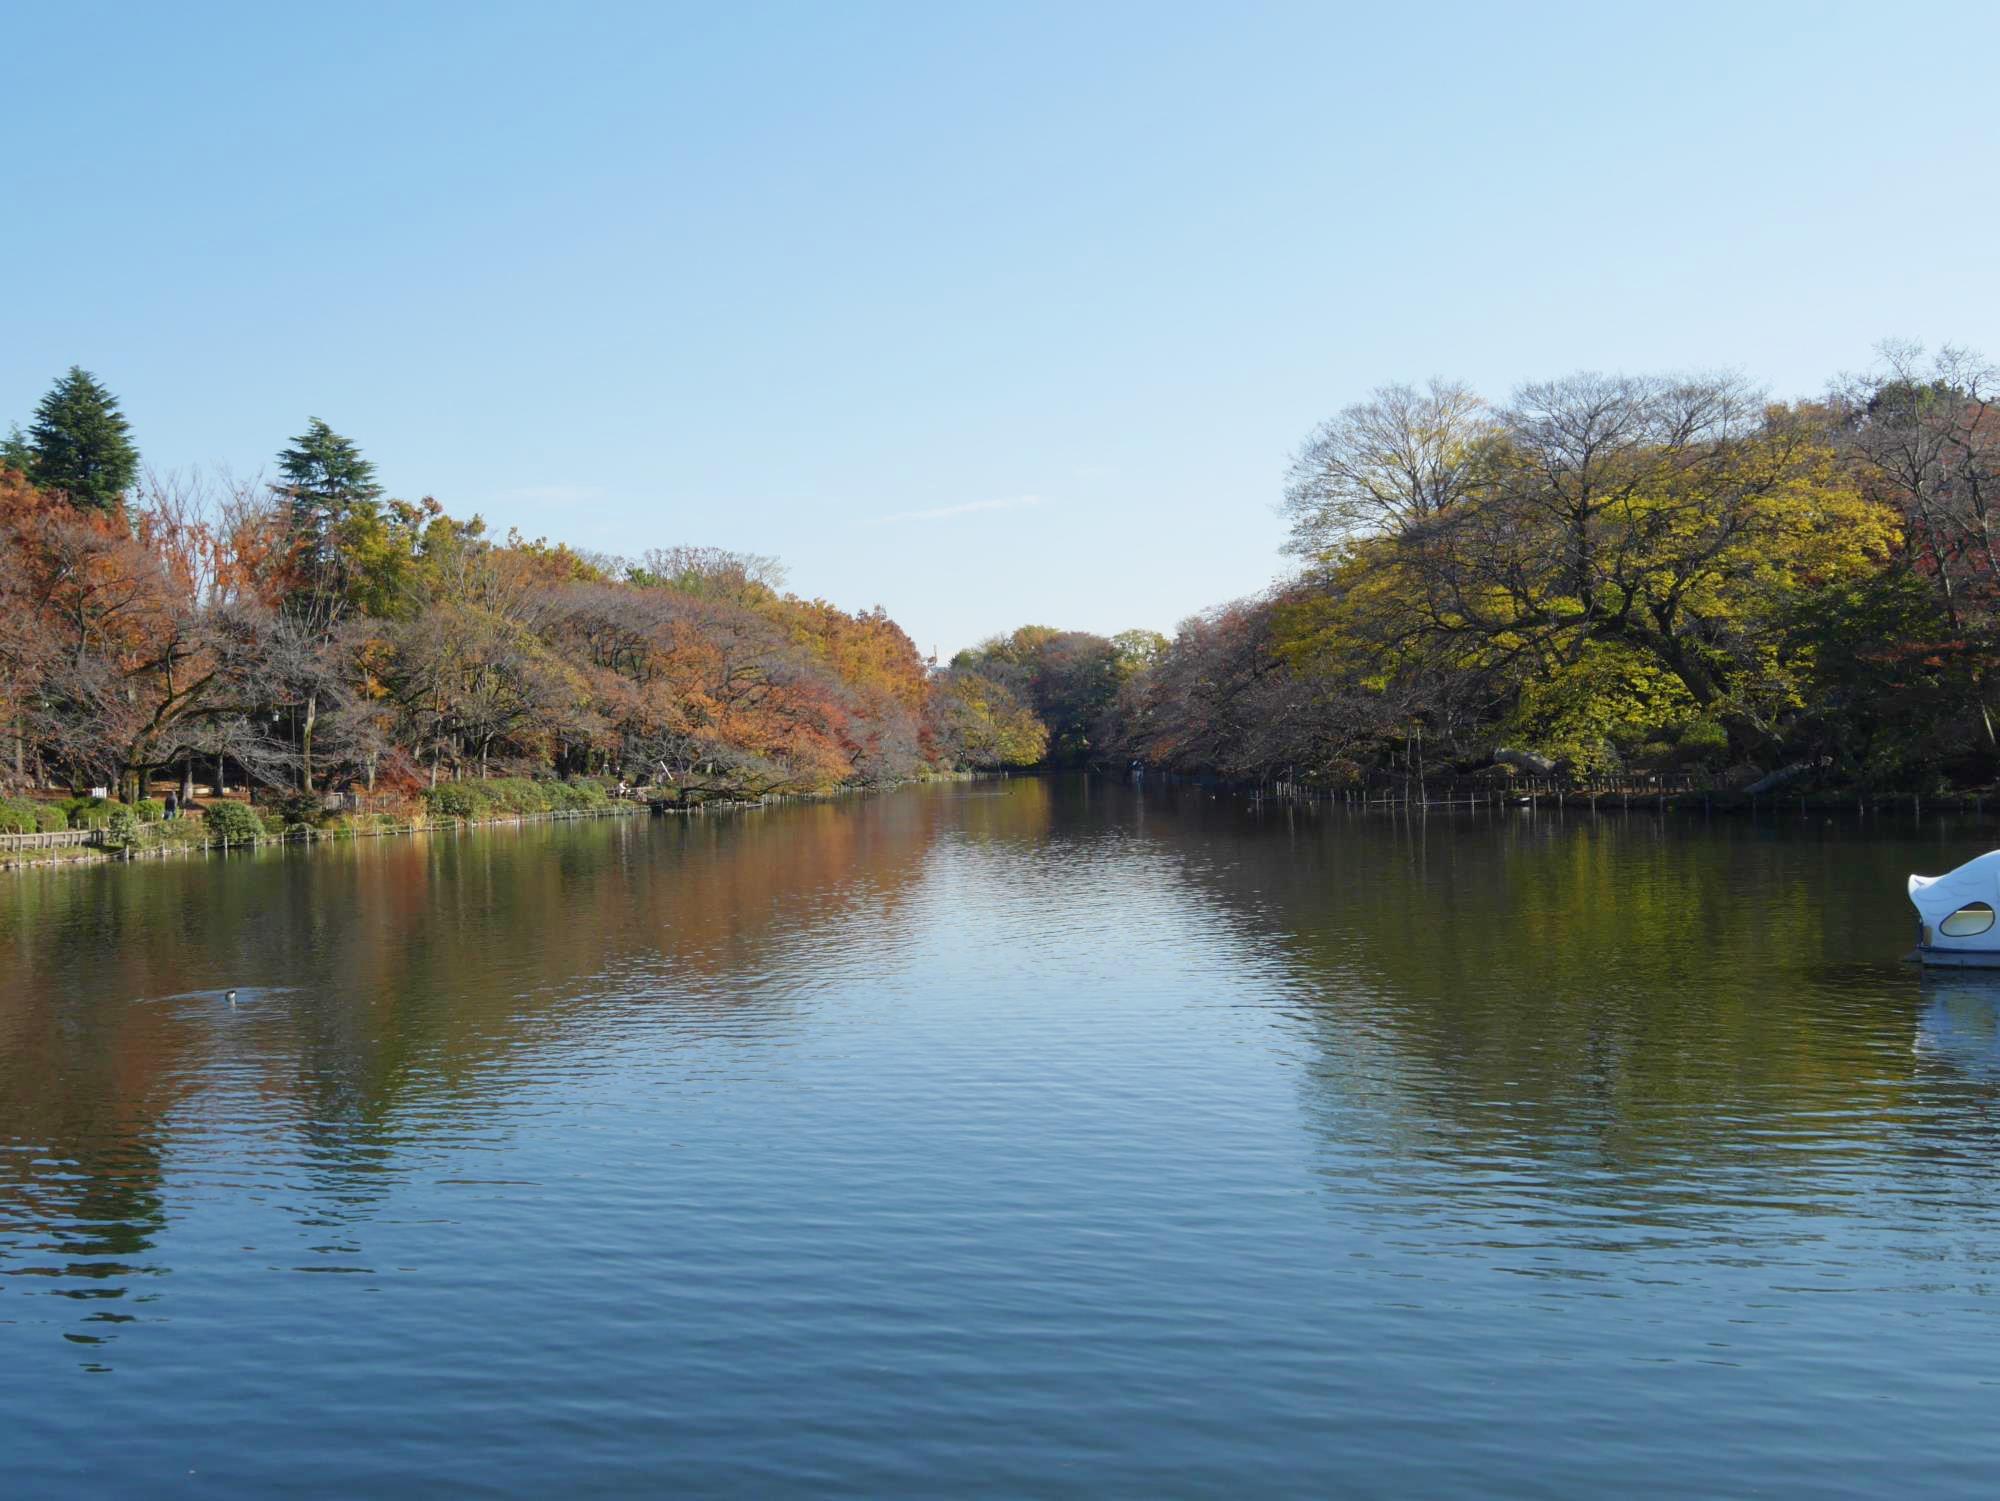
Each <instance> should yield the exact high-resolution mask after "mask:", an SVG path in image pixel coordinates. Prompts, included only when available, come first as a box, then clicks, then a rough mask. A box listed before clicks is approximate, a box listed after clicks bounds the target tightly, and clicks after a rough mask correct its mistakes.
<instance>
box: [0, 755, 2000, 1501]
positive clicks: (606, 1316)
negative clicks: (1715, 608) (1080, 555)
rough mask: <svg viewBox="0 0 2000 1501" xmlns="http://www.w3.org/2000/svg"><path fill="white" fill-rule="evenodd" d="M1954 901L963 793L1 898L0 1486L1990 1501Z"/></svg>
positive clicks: (1918, 830)
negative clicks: (1921, 907)
mask: <svg viewBox="0 0 2000 1501" xmlns="http://www.w3.org/2000/svg"><path fill="white" fill-rule="evenodd" d="M1993 844H2000V831H1996V830H1995V829H1993V828H1992V827H1991V826H1990V825H1988V824H1985V823H1982V822H1979V821H1975V820H1973V819H1971V818H1969V817H1967V818H1961V819H1957V820H1951V819H1939V818H1936V817H1927V818H1925V819H1923V820H1922V821H1918V820H1916V819H1914V818H1912V817H1910V816H1908V815H1905V816H1903V817H1901V818H1898V819H1887V818H1885V819H1880V820H1878V819H1874V818H1869V819H1867V820H1861V819H1857V818H1854V817H1851V816H1850V817H1847V818H1844V819H1836V820H1828V819H1827V818H1825V817H1824V816H1815V817H1811V818H1806V817H1801V816H1800V815H1799V814H1797V813H1796V812H1795V813H1793V814H1791V815H1789V816H1784V817H1774V816H1772V815H1770V814H1769V813H1766V814H1765V815H1763V816H1762V817H1760V818H1759V819H1757V820H1755V821H1751V820H1748V819H1724V818H1721V817H1719V816H1718V817H1717V818H1715V819H1713V820H1708V819H1704V818H1703V817H1702V816H1700V815H1698V814H1695V815H1670V816H1667V817H1660V816H1657V815H1652V814H1642V813H1638V812H1632V813H1620V812H1611V811H1606V812H1603V813H1600V814H1598V815H1596V816H1593V815H1590V814H1588V813H1585V812H1580V811H1571V812H1569V813H1566V814H1565V813H1558V812H1555V811H1553V810H1548V809H1542V810H1537V811H1533V812H1530V811H1529V810H1525V809H1504V810H1483V811H1481V812H1478V813H1476V814H1458V815H1452V816H1440V815H1437V814H1433V815H1432V816H1430V817H1428V818H1412V817H1405V816H1395V815H1389V814H1380V813H1366V814H1361V813H1352V812H1347V811H1344V810H1342V809H1339V808H1329V807H1317V808H1286V807H1284V806H1281V805H1273V804H1270V803H1265V804H1262V805H1258V804H1254V803H1251V802H1246V801H1243V800H1240V799H1233V798H1230V797H1228V796H1217V795H1212V794H1210V793H1208V792H1205V791H1197V790H1194V789H1179V790H1174V791H1169V792H1165V793H1160V792H1154V793H1151V794H1148V795H1145V796H1141V795H1140V794H1139V793H1137V792H1135V791H1134V790H1133V789H1130V788H1127V787H1122V786H1118V785H1115V784H1111V783H1106V782H1102V781H1085V780H1082V779H1014V780H1007V781H988V782H977V783H969V784H956V785H950V786H943V787H926V788H913V789H909V790H906V791H901V792H896V793H891V794H886V795H882V796H879V797H866V798H850V799H843V800H839V801H835V802H828V803H822V804H803V805H793V806H788V807H783V808H774V809H771V810H767V811H762V812H755V813H747V814H741V815H729V816H719V817H709V818H688V819H675V818H660V819H653V820H643V819H639V820H634V819H625V820H605V821H599V822H590V823H571V824H559V825H538V826H528V827H521V828H511V829H497V830H491V831H484V832H474V833H465V834H456V835H434V836H424V837H414V838H399V839H381V840H372V841H361V842H356V843H353V844H343V845H331V846H322V847H319V848H316V849H313V850H297V849H289V850H278V851H271V852H266V853H263V854H258V855H232V856H229V857H227V858H222V857H209V858H205V859H196V860H187V861H182V862H178V863H159V864H146V865H134V866H128V867H101V868H94V869H88V870H67V871H35V872H27V873H22V874H18V875H13V876H8V877H6V878H5V879H4V881H0V1363H4V1369H5V1371H6V1373H7V1379H6V1380H5V1382H4V1383H0V1434H4V1435H5V1438H4V1441H0V1489H4V1490H5V1492H6V1493H7V1494H10V1495H22V1496H28V1495H33V1496H45V1495H66V1494H67V1495H93V1496H95V1495H153V1494H163V1493H169V1492H171V1493H174V1494H179V1493H181V1492H183V1491H186V1492H188V1493H199V1492H203V1491H207V1492H211V1493H216V1494H225V1493H227V1494H258V1495H302V1496H307V1495H310V1496H322V1495H323V1496H352V1495H359V1494H367V1495H371V1496H401V1495H412V1496H414V1495H427V1494H435V1493H439V1492H445V1493H449V1494H464V1495H490V1496H540V1495H545V1494H549V1493H552V1492H553V1493H559V1494H563V1495H565V1496H579V1497H580V1496H600V1495H601V1496H625V1495H633V1494H659V1493H669V1492H671V1493H675V1494H687V1495H724V1494H732V1495H741V1494H762V1495H784V1494H794V1495H826V1494H847V1495H855V1496H901V1495H908V1496H935V1495H944V1494H965V1493H988V1494H1009V1495H1036V1496H1102V1495H1176V1496H1240V1495H1245V1494H1257V1495H1300V1496H1320V1495H1328V1494H1336V1493H1338V1494H1345V1495H1382V1496H1412V1495H1449V1494H1481V1495H1488V1496H1530V1495H1532V1496H1540V1497H1549V1496H1556V1497H1586V1496H1601V1495H1604V1494H1607V1493H1616V1494H1623V1495H1662V1496H1667V1495H1702V1496H1735V1495H1754V1494H1769V1493H1772V1492H1776V1491H1789V1492H1794V1493H1811V1494H1815V1495H1821V1496H1837V1495H1840V1496H1857V1497H1859V1496H1875V1495H1880V1494H1883V1493H1885V1492H1888V1491H1890V1490H1895V1491H1899V1492H1902V1493H1906V1494H1915V1495H1937V1496H1945V1495H1968V1496H1969V1495H1974V1494H1984V1493H1986V1492H1987V1491H1988V1490H1989V1489H1990V1486H1991V1477H1992V1475H1993V1473H1994V1470H1995V1466H1996V1465H2000V1434H1996V1431H1995V1429H1994V1427H1993V1425H1992V1423H1991V1422H1990V1415H1991V1411H1992V1407H1993V1403H1994V1401H1995V1399H1996V1397H2000V1391H1996V1385H1995V1383H1996V1381H2000V1320H1996V1318H1995V1315H1996V1311H2000V1304H1996V1302H1995V1297H1996V1294H2000V1155H1996V1153H2000V1001H1996V996H2000V982H1993V983H1983V982H1982V981H1981V980H1980V978H1979V977H1978V976H1977V975H1976V974H1959V975H1957V976H1955V977H1953V978H1952V979H1951V980H1949V981H1944V982H1931V981H1926V980H1924V979H1922V978H1921V977H1920V976H1919V975H1918V973H1917V972H1916V971H1915V970H1914V969H1913V968H1911V967H1909V966H1907V965H1905V964H1903V963H1901V962H1900V957H1901V955H1902V954H1903V953H1904V952H1905V951H1906V950H1907V949H1908V947H1909V945H1910V942H1911V938H1912V927H1913V923H1912V918H1911V913H1910V909H1909V907H1908V904H1907V902H1906V901H1905V899H1904V896H1903V894H1902V882H1903V877H1904V876H1905V874H1906V873H1908V872H1910V871H1913V870H1918V871H1926V872H1935V871H1942V870H1945V869H1948V868H1950V867H1952V866H1954V865H1956V864H1957V863H1959V862H1960V861H1961V860H1963V859H1965V858H1966V857H1968V856H1969V855H1971V854H1974V853H1977V852H1979V851H1981V850H1983V849H1985V848H1988V847H1989V846H1990V845H1993ZM232 990H233V991H235V993H236V994H235V997H234V1000H233V1001H232V1000H231V999H230V998H229V995H228V992H230V991H232Z"/></svg>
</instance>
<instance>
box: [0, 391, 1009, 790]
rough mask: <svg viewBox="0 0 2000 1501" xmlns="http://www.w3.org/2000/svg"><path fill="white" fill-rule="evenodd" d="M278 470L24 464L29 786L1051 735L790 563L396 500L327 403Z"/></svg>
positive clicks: (831, 775)
mask: <svg viewBox="0 0 2000 1501" xmlns="http://www.w3.org/2000/svg"><path fill="white" fill-rule="evenodd" d="M75 374H76V373H75V372H73V376H74V375H75ZM69 384H73V378H66V383H65V385H62V386H59V387H58V392H59V393H61V392H63V391H65V390H67V389H68V385H69ZM46 405H47V404H46V403H45V406H46ZM40 432H41V426H40V425H39V424H38V426H37V428H36V435H39V434H40ZM35 441H38V437H31V438H29V439H24V440H22V442H23V443H24V444H27V445H28V446H29V447H30V448H32V445H33V443H34V442H35ZM8 452H9V456H10V458H12V459H17V460H21V462H23V463H26V462H27V459H23V458H22V454H23V449H22V448H21V447H20V446H18V445H17V446H16V447H15V448H10V449H9V451H8ZM28 457H29V458H32V454H29V456H28ZM135 462H136V461H135ZM277 468H278V473H279V475H280V481H279V483H277V484H275V485H272V486H238V487H235V488H233V489H230V490H227V491H216V490H213V489H211V488H208V487H205V486H204V485H203V484H202V483H201V482H199V481H198V480H193V479H188V478H186V477H180V478H174V477H169V478H165V479H162V478H160V477H158V476H153V475H146V476H144V477H143V478H141V479H139V480H138V481H136V482H135V483H133V484H132V485H131V487H130V488H129V489H120V490H119V491H117V492H115V493H113V494H112V495H111V496H110V499H109V502H106V501H105V499H104V497H102V496H99V495H95V494H93V495H87V496H86V495H80V494H78V493H76V492H75V491H74V490H72V489H70V488H67V487H51V486H46V485H42V484H39V483H37V482H36V480H35V475H36V474H37V473H40V472H43V471H42V470H41V469H40V468H39V467H37V466H33V465H31V466H30V467H29V468H27V469H25V470H24V469H23V468H21V467H16V466H13V465H9V466H7V467H0V727H4V728H0V733H4V735H5V737H6V739H5V742H4V743H5V748H6V752H5V766H4V779H5V780H9V781H12V782H13V783H15V784H16V785H17V786H19V787H30V786H42V787H47V786H57V787H65V786H66V787H73V788H84V787H90V786H107V787H111V788H113V789H115V790H116V791H117V792H118V793H119V794H120V795H122V796H123V797H124V798H125V799H126V800H128V801H130V800H133V799H137V798H139V797H141V796H142V795H143V793H144V791H145V789H146V788H147V787H148V786H149V785H150V784H151V783H152V782H153V781H154V779H155V778H157V777H159V776H161V775H167V776H169V777H171V778H173V779H176V780H179V781H181V782H182V784H183V785H184V786H185V787H191V786H192V785H193V784H194V782H195V781H196V779H197V777H198V778H199V779H200V781H201V782H203V783H205V784H211V785H213V784H217V783H219V784H221V785H222V786H224V787H230V786H235V787H241V786H242V785H244V784H245V783H246V782H248V783H250V784H253V785H255V786H258V787H261V788H265V789H273V790H276V791H279V792H282V793H288V794H292V795H296V796H306V795H323V794H324V793H326V792H328V791H332V790H343V789H348V788H366V789H371V790H373V789H378V788H381V789H385V790H388V791H400V792H403V793H406V794H410V795H415V794H417V793H419V792H429V793H430V800H431V802H432V803H433V805H434V806H433V811H434V812H436V813H438V814H440V815H446V816H469V815H471V814H473V813H476V812H482V811H509V810H512V811H529V810H536V811H542V810H557V811H559V810H562V809H567V808H569V807H571V806H572V805H573V804H575V803H576V802H577V801H578V800H579V799H585V800H587V799H589V798H592V797H596V796H599V793H598V791H597V789H595V788H589V789H588V790H579V789H578V788H563V787H562V786H561V783H562V781H563V780H564V779H567V780H571V781H575V780H579V779H583V778H588V777H597V778H601V779H603V780H606V781H612V780H617V779H621V778H622V779H630V780H631V781H632V782H633V783H634V784H638V783H642V782H647V783H651V784H653V785H655V786H657V787H661V788H667V789H672V790H675V791H677V792H678V793H680V794H683V795H689V794H693V795H700V794H709V793H716V794H729V795H761V794H768V793H780V792H806V791H818V790H826V789H831V788H834V787H839V786H844V785H855V784H868V783H879V782H887V781H893V780H896V779H899V778H904V777H908V776H911V775H915V774H919V773H922V772H925V771H927V770H932V769H941V768H946V767H953V766H959V765H986V764H993V765H999V764H1026V763H1031V762H1034V761H1036V760H1038V759H1040V757H1041V755H1042V751H1043V744H1044V739H1043V736H1042V734H1041V730H1040V725H1039V723H1038V722H1036V721H1035V720H1034V719H1033V717H1032V716H1031V715H1024V714H1023V713H1022V712H1021V711H1020V709H1019V706H1018V705H1014V704H1013V703H1012V702H1011V701H1010V700H1009V699H1008V698H1007V697H1006V695H1005V693H1004V692H1001V691H998V690H994V691H988V690H987V689H985V688H974V687H970V686H966V685H957V684H954V683H953V681H952V680H951V679H950V678H949V677H946V678H943V679H941V680H940V681H939V682H937V683H935V684H934V683H933V681H932V679H931V677H930V674H929V673H928V671H927V666H926V664H925V662H924V661H923V660H922V659H921V658H920V657H919V656H918V654H917V651H916V648H915V647H914V646H913V645H912V644H911V642H910V640H909V638H908V636H906V635H905V634H904V632H903V631H902V630H901V629H900V628H899V627H898V626H897V625H896V623H895V622H894V621H892V620H890V619H889V618H888V616H887V615H885V614H884V613H883V612H882V611H881V610H879V609H876V610H870V611H864V612H861V613H858V614H857V613H850V612H847V611H844V610H841V609H838V608H836V607H835V606H833V605H831V604H828V603H826V602H825V601H823V600H808V599H801V598H798V597H796V596H794V595H791V594H788V593H785V592H784V591H783V589H782V587H781V585H782V575H781V574H780V573H779V572H778V571H777V569H776V567H775V565H774V564H773V563H772V562H771V561H770V560H769V559H764V558H757V557H750V556H745V555H740V554H734V553H727V552H722V551H719V550H716V549H708V548H693V547H684V548H673V549H659V550H655V551H653V552H649V553H647V554H646V555H645V556H644V557H643V558H639V559H632V560H624V559H616V558H606V557H596V556H587V555H584V554H581V553H578V552H575V551H572V550H571V549H569V548H567V547H562V546H551V545H549V544H547V543H544V542H539V541H525V540H523V539H521V538H520V537H518V536H510V537H509V538H507V539H506V540H505V541H504V542H496V541H494V540H492V539H490V538H488V537H487V536H486V535H485V534H484V529H483V527H482V525H481V523H480V522H479V521H478V520H477V519H476V518H475V519H473V520H470V521H462V520H459V519H456V518H454V517H452V516H450V515H448V514H447V513H446V512H445V510H444V508H443V507H442V506H440V505H439V504H438V503H437V502H436V501H434V500H430V499H424V500H421V501H416V502H407V501H402V500H397V499H392V498H389V497H387V496H386V495H385V493H384V491H383V489H382V487H381V486H380V485H379V484H378V483H377V482H376V479H375V474H374V470H373V467H372V465H370V464H369V462H368V461H367V460H366V459H365V458H364V457H363V456H362V454H361V450H360V449H359V447H358V446H357V445H355V444H354V443H353V442H352V441H351V440H349V439H347V438H345V437H342V436H341V435H340V434H338V433H336V432H334V431H333V430H332V429H331V428H330V427H329V426H328V425H327V424H326V423H324V422H321V421H319V420H318V419H314V420H313V421H312V423H311V425H310V427H309V428H308V429H307V431H306V432H305V433H303V434H301V435H300V436H299V437H298V438H296V439H295V440H293V442H292V444H291V446H290V447H288V448H287V449H286V450H285V451H284V452H283V453H282V454H281V455H280V456H279V460H278V465H277ZM104 472H105V473H109V472H110V471H109V470H106V471H104ZM510 776H511V777H515V778H520V777H527V778H535V779H538V780H537V781H536V782H534V783H531V782H529V781H522V780H503V778H507V777H510ZM474 781H477V782H479V783H482V784H484V785H483V786H482V787H481V788H480V789H479V790H478V791H476V792H475V791H467V790H463V788H464V784H466V783H468V782H474ZM453 784H459V786H460V788H461V790H460V791H457V792H447V791H445V790H444V789H446V788H448V787H451V786H452V785H453ZM534 788H539V790H530V789H534ZM553 789H560V790H553ZM9 806H10V807H11V806H12V805H9ZM32 816H33V815H32V814H21V813H18V812H15V813H11V814H8V815H7V816H6V821H7V822H9V823H16V824H17V823H21V822H23V821H24V820H25V819H29V818H32Z"/></svg>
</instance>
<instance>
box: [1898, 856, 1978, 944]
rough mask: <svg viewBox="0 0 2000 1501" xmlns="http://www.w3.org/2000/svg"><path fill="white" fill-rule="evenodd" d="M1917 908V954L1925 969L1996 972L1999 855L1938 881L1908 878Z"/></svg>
mask: <svg viewBox="0 0 2000 1501" xmlns="http://www.w3.org/2000/svg"><path fill="white" fill-rule="evenodd" d="M1910 901H1911V902H1912V903H1913V904H1914V905H1915V907H1916V909H1917V917H1918V924H1917V951H1916V953H1915V954H1913V955H1912V956H1911V957H1912V958H1914V959H1918V960H1920V961H1922V962H1923V963H1925V964H1955V965H1963V966H1972V967H1977V968H1982V969H2000V928H1995V927H1994V919H1995V912H1994V906H1995V904H1996V903H2000V850H1994V851H1992V852H1991V853H1988V854H1984V855H1981V856H1979V858H1978V859H1976V860H1968V861H1966V862H1965V864H1963V865H1961V866H1959V868H1958V869H1957V870H1954V871H1950V872H1948V873H1947V874H1945V875H1941V876H1911V877H1910Z"/></svg>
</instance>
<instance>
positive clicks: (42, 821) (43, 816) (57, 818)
mask: <svg viewBox="0 0 2000 1501" xmlns="http://www.w3.org/2000/svg"><path fill="white" fill-rule="evenodd" d="M34 807H35V827H36V829H37V830H38V831H39V832H41V833H44V834H53V833H55V831H56V830H57V829H66V828H68V827H69V814H68V812H67V811H65V810H64V809H62V808H60V807H58V806H56V804H54V803H36V804H35V805H34Z"/></svg>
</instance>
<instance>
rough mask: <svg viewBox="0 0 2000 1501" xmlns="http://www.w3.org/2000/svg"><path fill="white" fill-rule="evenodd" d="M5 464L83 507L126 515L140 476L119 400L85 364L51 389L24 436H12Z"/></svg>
mask: <svg viewBox="0 0 2000 1501" xmlns="http://www.w3.org/2000/svg"><path fill="white" fill-rule="evenodd" d="M0 461H4V462H5V463H7V464H8V465H9V466H11V467H14V468H19V469H21V470H23V471H24V472H25V473H26V474H27V476H28V478H30V479H31V480H33V481H34V482H35V483H36V484H37V485H38V486H40V487H41V488H42V489H44V490H52V491H58V492H60V493H61V494H62V495H64V496H65V497H67V498H68V500H69V503H70V504H71V505H73V506H76V507H78V508H79V509H88V510H99V511H122V510H123V508H124V504H125V492H126V491H127V490H129V489H131V488H132V481H133V480H134V479H136V478H137V477H138V473H139V450H138V448H137V447H136V446H134V444H133V442H132V429H131V425H130V424H129V423H128V422H126V420H125V414H124V413H122V412H121V411H119V410H118V398H117V397H115V396H113V395H112V394H111V393H110V392H109V391H107V390H106V389H105V388H104V387H103V385H101V384H100V383H99V382H98V380H97V378H96V377H95V376H93V375H92V374H91V373H90V372H89V371H88V370H85V369H83V368H82V367H81V366H78V365H72V366H70V367H69V373H68V374H67V375H65V376H63V377H62V379H60V380H58V381H57V382H56V383H55V384H54V385H53V386H51V387H50V388H49V393H48V395H46V396H44V397H43V398H42V400H41V403H40V405H38V406H37V407H36V408H35V417H34V421H33V422H31V423H30V424H29V426H28V431H27V432H26V433H25V434H23V433H21V432H20V431H19V430H18V429H16V430H15V432H14V433H13V435H12V436H10V437H9V439H8V440H7V443H6V445H5V447H4V450H0Z"/></svg>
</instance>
